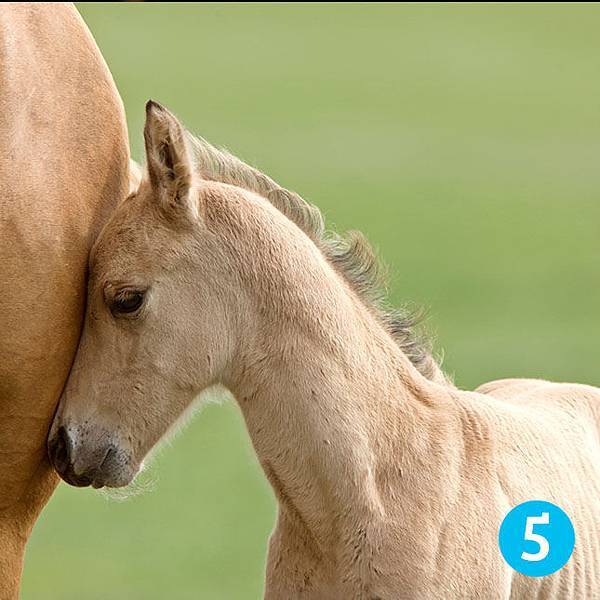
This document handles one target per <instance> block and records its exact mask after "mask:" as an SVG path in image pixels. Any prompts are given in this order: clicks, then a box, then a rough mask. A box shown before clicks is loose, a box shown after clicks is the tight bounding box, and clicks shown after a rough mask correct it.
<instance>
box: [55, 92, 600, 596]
mask: <svg viewBox="0 0 600 600" xmlns="http://www.w3.org/2000/svg"><path fill="white" fill-rule="evenodd" d="M145 139H146V152H147V163H148V168H147V171H148V172H147V174H146V176H145V177H144V179H143V180H142V183H141V185H140V188H139V190H138V192H137V193H136V194H134V195H133V196H132V197H131V198H129V199H128V200H127V201H126V202H124V203H122V204H121V205H120V206H119V208H118V209H117V211H116V212H115V214H114V216H113V218H112V220H111V221H110V223H109V224H108V225H107V227H106V228H105V229H104V231H103V233H102V235H101V236H100V238H99V241H98V243H97V245H96V247H95V249H94V251H93V253H92V256H91V263H90V267H91V278H90V287H89V297H88V312H87V316H86V322H85V326H84V332H83V337H82V340H81V344H80V347H79V350H78V354H77V357H76V361H75V366H74V369H73V371H72V373H71V376H70V378H69V381H68V384H67V386H66V389H65V392H64V395H63V398H62V401H61V405H60V408H59V411H58V413H57V416H56V419H55V422H54V425H53V430H52V433H51V436H50V443H51V445H52V443H53V440H54V439H55V438H56V437H57V436H59V435H62V436H63V438H64V439H66V440H68V447H69V448H70V452H69V453H68V455H66V456H65V454H64V452H63V453H62V454H61V455H60V457H59V460H58V462H59V463H60V466H61V468H62V469H63V470H65V472H66V473H68V477H69V478H70V479H71V480H73V481H74V482H75V483H79V484H86V483H92V484H93V485H96V486H100V485H123V484H126V483H127V482H128V481H130V480H131V479H132V478H133V477H134V476H135V473H136V472H137V470H138V468H139V465H140V463H141V461H142V459H143V458H144V456H145V455H146V454H147V452H148V451H149V450H150V449H151V447H152V446H153V445H154V444H155V443H156V442H158V440H159V439H160V438H161V437H162V436H163V435H164V434H165V432H166V431H167V430H168V429H169V428H170V427H171V426H172V425H173V423H175V422H176V421H177V419H178V418H179V416H180V415H181V414H182V413H183V411H185V409H186V407H188V406H189V405H190V403H191V402H192V400H193V398H194V397H195V396H197V395H198V394H199V393H200V392H202V391H203V390H205V389H207V388H209V387H211V386H215V385H221V386H225V387H226V388H228V389H229V390H230V391H231V392H232V393H233V395H234V396H235V398H236V399H237V401H238V403H239V405H240V407H241V410H242V412H243V415H244V418H245V421H246V424H247V427H248V431H249V433H250V437H251V439H252V442H253V444H254V447H255V449H256V453H257V455H258V458H259V460H260V462H261V464H262V466H263V469H264V471H265V473H266V476H267V477H268V479H269V481H270V483H271V485H272V487H273V489H274V491H275V494H276V496H277V499H278V501H279V510H278V517H277V525H276V527H275V530H274V532H273V534H272V536H271V540H270V544H269V555H268V560H267V577H266V597H267V598H269V599H282V600H283V599H286V600H287V599H290V598H311V599H340V600H347V599H350V598H357V599H358V598H360V599H369V600H375V599H382V600H383V599H386V600H391V599H398V598H402V599H421V600H430V599H432V598H444V599H459V598H460V599H462V598H479V599H482V600H493V599H509V598H512V599H521V598H556V599H560V600H564V599H569V598H571V599H573V600H575V599H577V600H579V599H582V598H593V597H594V595H595V594H597V593H598V589H600V444H599V438H598V429H599V425H600V391H599V390H598V389H596V388H593V387H590V386H585V385H573V384H554V383H549V382H544V381H530V380H505V381H498V382H494V383H490V384H487V385H486V386H484V387H482V388H480V389H479V390H478V391H476V392H468V391H460V390H458V389H456V388H455V387H454V386H453V385H451V384H450V383H449V382H448V381H447V380H446V379H445V377H444V376H443V375H442V373H441V371H440V370H439V368H438V367H437V365H436V364H435V363H434V361H433V360H432V359H431V356H430V354H429V353H428V352H427V351H426V350H423V348H422V347H421V346H419V345H418V343H416V342H415V341H414V339H413V337H412V333H411V331H410V328H409V327H408V326H407V322H406V321H404V320H403V319H400V320H398V319H396V318H390V317H388V316H387V315H388V313H387V312H386V311H385V310H383V309H382V308H380V306H378V305H377V304H375V303H374V302H373V298H372V293H371V292H372V290H373V289H374V287H373V285H372V282H373V281H375V276H374V274H375V272H376V270H375V267H374V262H373V257H372V254H371V252H370V250H369V249H368V247H367V246H366V244H365V242H364V241H363V240H362V238H359V237H353V238H350V240H349V241H344V240H342V239H341V238H337V237H331V236H327V235H325V234H324V233H323V227H322V220H321V217H320V215H319V213H318V212H317V211H316V209H314V208H313V207H310V206H309V205H307V204H306V203H305V202H304V201H303V200H302V199H300V198H299V197H298V196H296V195H295V194H292V193H291V192H288V191H286V190H284V189H282V188H281V187H280V186H278V185H277V184H275V183H274V182H273V181H271V180H270V179H269V178H267V177H266V176H265V175H263V174H261V173H259V172H258V171H256V170H254V169H252V168H250V167H247V166H246V165H244V164H243V163H241V162H240V161H238V160H237V159H235V158H233V157H232V156H230V155H228V154H225V153H222V152H219V151H217V150H215V149H214V148H212V147H211V146H210V145H209V144H207V143H206V142H204V141H202V140H199V139H196V138H192V137H191V136H189V135H188V134H186V132H185V131H184V130H183V128H182V127H181V125H180V124H179V122H178V121H177V119H176V118H175V117H174V116H173V115H172V114H170V113H169V112H168V111H167V110H165V109H164V108H162V107H161V106H159V105H157V104H154V103H149V105H148V114H147V121H146V130H145ZM140 298H143V301H141V302H140V303H139V306H138V300H139V299H140ZM123 301H125V306H126V308H127V310H126V312H123V310H124V309H123ZM132 306H133V307H134V308H135V310H130V309H131V307H132ZM59 432H62V433H59ZM107 457H109V458H107ZM532 498H539V499H547V500H550V501H554V502H556V503H558V504H559V505H561V506H562V507H563V508H564V509H565V510H566V511H567V513H568V514H569V515H570V516H571V518H572V520H573V522H574V524H575V528H576V531H577V536H578V538H577V539H578V542H577V545H576V547H575V552H574V555H573V557H572V559H571V561H570V562H569V563H568V564H567V565H566V566H565V567H564V568H563V569H562V570H560V571H559V572H557V573H556V574H554V575H551V576H549V577H546V578H543V579H535V578H526V577H522V576H520V575H518V574H515V573H514V572H512V571H511V570H510V569H509V568H508V567H507V565H506V564H505V563H504V561H503V560H502V558H501V556H500V553H499V550H498V544H497V532H498V527H499V524H500V522H501V520H502V518H503V516H504V515H505V513H506V512H507V511H508V509H509V508H510V507H512V506H514V505H515V504H517V503H519V502H522V501H524V500H529V499H532ZM596 597H597V596H596Z"/></svg>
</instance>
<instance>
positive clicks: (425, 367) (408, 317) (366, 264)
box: [187, 132, 445, 381]
mask: <svg viewBox="0 0 600 600" xmlns="http://www.w3.org/2000/svg"><path fill="white" fill-rule="evenodd" d="M187 134H188V140H189V142H190V146H191V149H192V151H193V155H194V158H195V162H196V168H197V169H198V170H199V174H200V176H201V177H202V178H204V179H207V180H209V181H218V182H221V183H227V184H230V185H235V186H237V187H240V188H243V189H245V190H248V191H252V192H255V193H257V194H259V195H261V196H263V197H264V198H266V199H267V200H269V202H271V204H272V205H273V206H274V207H275V208H277V209H278V210H279V211H280V212H282V213H283V214H284V215H285V216H286V217H287V218H288V219H290V220H291V221H292V222H294V223H295V224H296V225H297V226H298V227H299V228H300V229H302V231H303V232H304V233H305V234H306V235H308V237H309V238H311V239H312V241H313V242H314V243H315V244H316V245H317V247H318V248H319V249H320V250H321V252H322V253H323V255H324V256H325V258H326V259H327V260H328V261H329V263H330V264H331V265H333V267H334V268H335V269H336V271H337V272H338V273H339V274H340V275H341V276H342V277H343V278H344V279H345V280H346V282H347V283H348V284H349V286H350V287H351V288H352V289H353V290H354V291H355V293H356V294H357V295H358V297H359V298H360V299H361V300H362V302H363V303H364V304H365V305H366V306H367V307H368V308H369V309H370V310H371V311H372V312H373V314H374V315H375V316H376V318H377V319H378V320H379V321H380V323H381V324H382V325H383V326H384V328H385V329H386V331H387V332H388V333H389V334H390V335H391V336H392V338H393V339H394V340H395V341H396V343H397V344H398V346H399V347H400V349H401V350H402V351H403V352H404V354H405V355H406V356H407V357H408V358H409V360H410V361H411V362H412V363H413V365H414V366H415V367H416V368H417V369H418V370H419V372H420V373H421V374H422V375H424V376H425V377H427V378H429V379H437V380H444V381H445V377H444V375H443V374H442V372H441V370H440V368H439V366H438V365H437V363H436V362H435V360H434V359H433V357H432V356H431V352H430V344H429V342H428V340H426V339H425V338H424V337H423V336H422V335H419V334H417V332H416V331H415V326H416V325H417V324H418V323H419V322H420V321H421V317H422V313H421V312H420V311H419V312H412V311H409V310H407V309H406V308H402V309H399V308H392V307H390V306H389V305H388V304H387V303H386V280H387V277H386V273H385V270H384V269H383V267H382V265H381V263H380V261H379V260H378V258H377V256H376V254H375V252H374V250H373V248H372V247H371V245H370V244H369V242H368V240H367V239H366V237H365V236H364V235H363V234H362V233H361V232H360V231H354V230H351V231H348V232H347V233H346V234H345V235H339V234H337V233H335V232H333V231H329V230H326V229H325V223H324V219H323V215H322V214H321V211H320V210H319V209H318V208H317V207H316V206H313V205H312V204H309V203H308V202H306V201H305V200H304V199H303V198H302V197H301V196H299V195H298V194H296V193H295V192H291V191H290V190H287V189H285V188H283V187H281V186H280V185H279V184H277V183H276V182H275V181H273V180H272V179H271V178H270V177H268V176H267V175H265V174H264V173H261V172H260V171H259V170H258V169H255V168H254V167H251V166H250V165H247V164H246V163H244V162H243V161H241V160H240V159H239V158H237V157H235V156H233V155H232V154H230V153H229V152H227V151H226V150H221V149H218V148H215V147H214V146H213V145H212V144H210V143H209V142H207V141H206V140H205V139H203V138H201V137H196V136H193V135H192V134H191V133H189V132H187Z"/></svg>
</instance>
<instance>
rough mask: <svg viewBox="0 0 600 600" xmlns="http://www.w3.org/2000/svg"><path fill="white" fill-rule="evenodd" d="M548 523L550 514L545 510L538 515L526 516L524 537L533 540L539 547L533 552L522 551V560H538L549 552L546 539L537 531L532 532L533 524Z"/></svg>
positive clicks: (542, 558)
mask: <svg viewBox="0 0 600 600" xmlns="http://www.w3.org/2000/svg"><path fill="white" fill-rule="evenodd" d="M549 523H550V514H549V513H547V512H543V513H542V514H541V515H540V516H539V517H527V522H526V523H525V536H524V537H525V539H526V540H529V541H530V542H535V543H536V544H537V545H538V546H539V547H540V549H539V550H538V551H537V552H535V553H533V554H532V553H530V552H523V553H522V554H521V558H522V559H523V560H527V561H534V562H538V561H540V560H544V559H545V558H546V556H548V552H550V544H548V540H547V539H546V538H545V537H544V536H543V535H540V534H539V533H533V527H534V526H535V525H548V524H549Z"/></svg>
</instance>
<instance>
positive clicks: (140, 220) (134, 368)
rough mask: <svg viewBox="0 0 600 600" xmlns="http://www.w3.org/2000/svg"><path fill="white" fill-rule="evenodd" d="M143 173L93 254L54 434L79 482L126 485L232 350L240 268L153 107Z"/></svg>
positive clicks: (172, 121) (53, 445) (184, 148)
mask: <svg viewBox="0 0 600 600" xmlns="http://www.w3.org/2000/svg"><path fill="white" fill-rule="evenodd" d="M144 137H145V145H146V155H147V172H146V173H145V177H144V178H143V180H142V182H141V184H140V187H139V188H138V190H137V192H135V193H133V194H132V195H130V197H129V198H128V199H127V200H126V201H124V202H123V203H122V204H121V205H120V206H119V207H118V209H117V210H116V211H115V213H114V215H113V217H112V219H111V220H110V222H109V223H108V224H107V226H106V227H105V229H104V230H103V231H102V233H101V235H100V236H99V238H98V240H97V243H96V245H95V247H94V248H93V250H92V253H91V255H90V279H89V285H88V305H87V312H86V318H85V324H84V330H83V333H82V338H81V341H80V346H79V349H78V352H77V356H76V359H75V362H74V365H73V368H72V371H71V374H70V377H69V380H68V382H67V385H66V387H65V390H64V392H63V396H62V398H61V402H60V405H59V408H58V411H57V414H56V417H55V419H54V423H53V425H52V428H51V432H50V436H49V442H48V445H49V454H50V457H51V460H52V462H53V463H54V466H55V468H56V469H57V471H58V472H59V473H60V475H61V476H62V477H63V479H65V481H67V482H68V483H71V484H73V485H79V486H85V485H90V484H91V485H94V486H95V487H100V486H103V485H107V486H121V485H125V484H127V483H129V482H130V481H131V479H132V478H133V477H134V476H135V474H136V473H137V471H138V470H139V468H140V465H141V462H142V459H143V458H144V456H145V455H146V454H147V452H148V451H149V450H150V448H151V447H152V446H153V445H154V444H155V443H156V442H157V441H158V440H159V439H160V438H161V437H162V436H163V435H164V433H165V432H166V431H167V430H168V429H169V427H170V426H171V425H172V424H174V423H175V422H176V421H177V419H178V417H179V416H180V415H181V414H182V413H183V412H184V411H185V409H186V407H188V405H189V404H190V403H191V401H192V400H193V398H194V397H195V396H196V395H197V394H198V392H199V391H201V390H202V389H204V388H206V387H208V386H210V385H211V384H213V383H215V382H216V381H218V380H219V378H220V376H221V375H222V371H223V369H224V366H225V365H226V364H227V363H228V361H229V357H230V355H231V353H232V351H233V348H232V345H233V340H232V338H231V337H230V335H229V332H232V331H234V323H232V318H233V316H234V315H235V314H237V313H238V312H239V311H238V309H237V307H236V306H235V305H237V304H238V303H239V302H240V298H239V296H237V295H235V294H232V293H227V290H231V289H235V288H234V281H233V280H234V279H235V276H236V274H235V272H234V271H233V270H232V269H231V268H228V262H227V261H228V257H227V256H226V254H225V253H224V250H223V248H222V246H221V245H220V243H219V239H218V236H217V235H216V234H215V233H214V232H212V231H211V230H210V229H209V228H208V226H207V222H206V220H205V219H204V212H205V210H206V200H207V197H209V196H212V197H214V198H215V199H216V200H218V197H219V196H220V195H223V194H225V195H227V194H229V195H230V196H232V197H235V195H236V191H235V190H234V189H231V190H225V189H223V188H225V186H223V185H222V184H216V183H211V182H206V181H204V182H202V186H199V185H198V181H197V174H196V173H195V172H194V168H193V160H192V152H191V150H190V148H189V142H188V141H187V140H186V134H185V132H184V130H183V129H182V127H181V126H180V124H179V122H178V121H177V120H176V118H175V117H174V116H173V115H171V114H170V113H169V112H168V111H167V110H166V109H164V108H162V107H161V106H160V105H157V104H155V103H152V102H149V103H148V105H147V119H146V127H145V130H144Z"/></svg>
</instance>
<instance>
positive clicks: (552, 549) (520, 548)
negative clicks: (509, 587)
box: [498, 500, 575, 577]
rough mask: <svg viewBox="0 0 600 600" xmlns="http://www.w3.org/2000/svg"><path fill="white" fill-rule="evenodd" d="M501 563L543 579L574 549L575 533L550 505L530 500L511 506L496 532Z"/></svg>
mask: <svg viewBox="0 0 600 600" xmlns="http://www.w3.org/2000/svg"><path fill="white" fill-rule="evenodd" d="M498 543H499V544H500V552H502V556H503V557H504V560H505V561H506V562H507V563H508V564H509V565H510V566H511V567H512V568H513V569H514V570H515V571H518V572H519V573H523V575H528V576H529V577H544V576H545V575H550V573H554V571H558V569H560V568H561V567H563V566H564V565H565V564H566V563H567V561H568V560H569V558H571V554H573V547H574V546H575V530H574V529H573V524H572V523H571V519H569V517H568V516H567V515H566V513H565V512H564V511H563V510H562V509H561V508H559V507H558V506H556V504H552V503H551V502H544V501H543V500H530V501H529V502H523V503H522V504H519V505H518V506H515V507H514V508H513V509H512V510H511V511H510V512H509V513H508V514H507V515H506V517H504V520H503V521H502V525H500V531H499V533H498Z"/></svg>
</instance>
